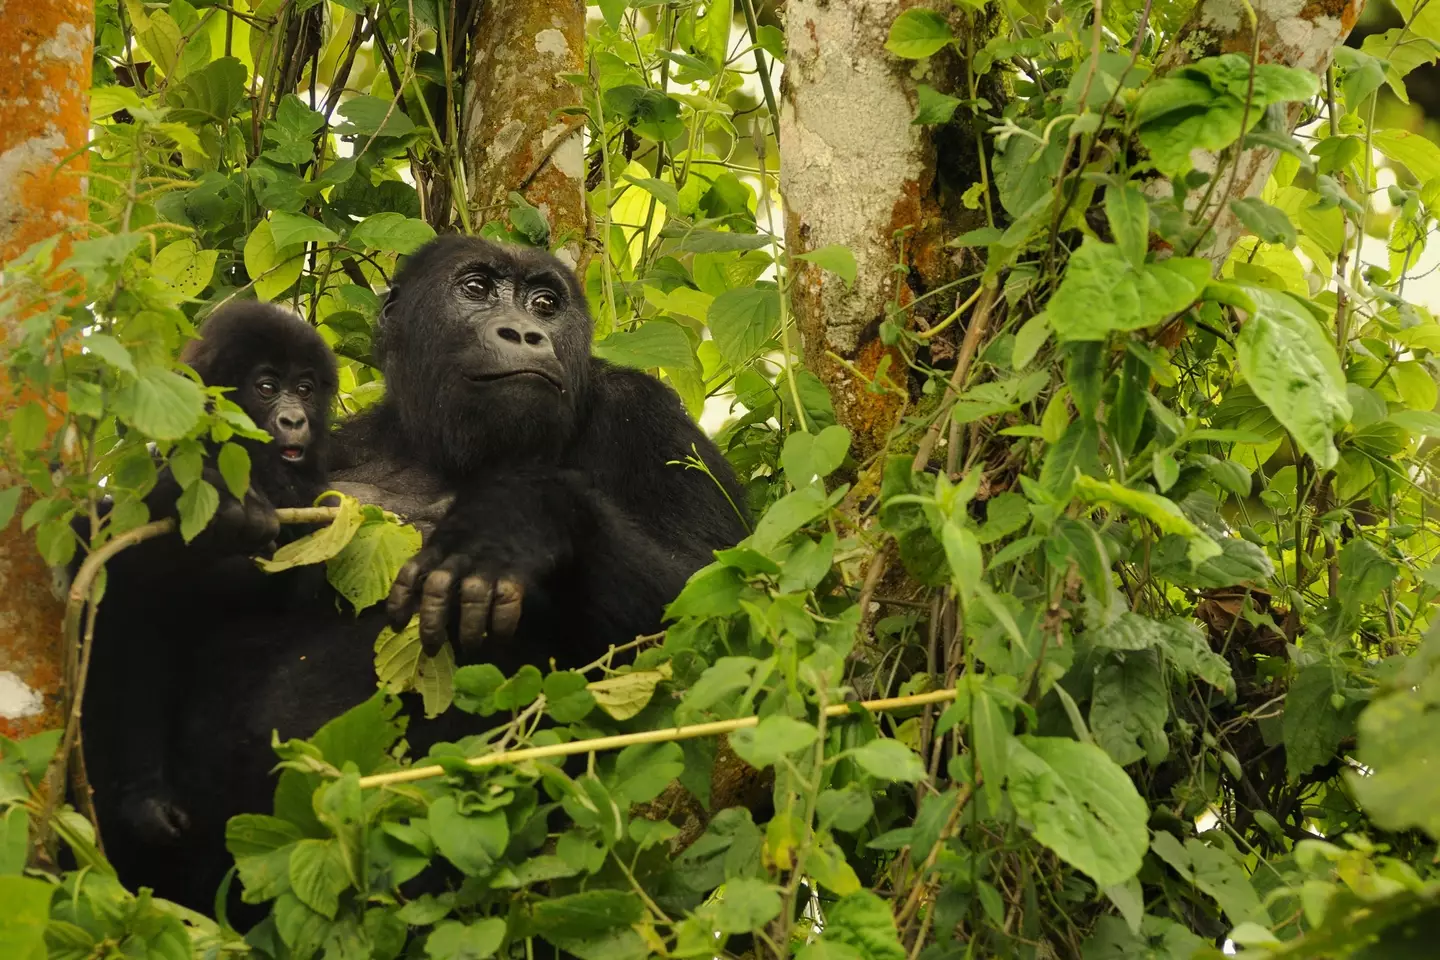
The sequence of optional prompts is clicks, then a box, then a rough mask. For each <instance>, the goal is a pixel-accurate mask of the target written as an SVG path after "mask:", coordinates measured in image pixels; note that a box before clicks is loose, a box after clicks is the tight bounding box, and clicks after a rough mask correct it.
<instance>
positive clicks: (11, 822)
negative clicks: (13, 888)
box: [0, 805, 30, 923]
mask: <svg viewBox="0 0 1440 960" xmlns="http://www.w3.org/2000/svg"><path fill="white" fill-rule="evenodd" d="M29 850H30V811H29V810H27V809H26V808H25V807H23V806H19V805H17V806H13V807H10V808H9V809H8V810H6V811H5V812H4V813H3V814H0V876H17V875H19V874H21V873H23V872H24V871H25V857H26V855H27V854H28V853H29ZM3 922H4V921H3V920H0V923H3Z"/></svg>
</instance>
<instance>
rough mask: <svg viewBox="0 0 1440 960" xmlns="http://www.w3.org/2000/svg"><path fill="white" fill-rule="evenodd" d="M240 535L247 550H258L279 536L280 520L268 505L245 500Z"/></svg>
mask: <svg viewBox="0 0 1440 960" xmlns="http://www.w3.org/2000/svg"><path fill="white" fill-rule="evenodd" d="M242 535H243V537H244V540H243V542H244V545H245V547H246V548H247V549H251V548H253V549H259V548H261V547H263V546H265V544H267V543H269V542H270V541H271V540H274V539H275V538H276V537H278V536H279V535H280V519H279V518H278V517H277V516H275V511H274V510H272V509H270V506H269V504H266V503H261V502H258V501H255V500H246V501H245V526H244V530H243V534H242Z"/></svg>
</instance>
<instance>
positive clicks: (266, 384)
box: [255, 377, 280, 400]
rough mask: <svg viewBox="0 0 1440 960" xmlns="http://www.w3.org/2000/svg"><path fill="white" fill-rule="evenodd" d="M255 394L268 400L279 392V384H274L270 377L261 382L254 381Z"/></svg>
mask: <svg viewBox="0 0 1440 960" xmlns="http://www.w3.org/2000/svg"><path fill="white" fill-rule="evenodd" d="M255 392H256V393H258V394H260V396H262V397H264V398H265V399H266V400H269V399H270V398H271V397H273V396H275V394H277V393H279V392H280V384H278V383H276V382H275V381H274V380H273V379H271V378H270V377H265V378H264V379H263V380H258V381H256V383H255Z"/></svg>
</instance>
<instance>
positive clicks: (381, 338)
mask: <svg viewBox="0 0 1440 960" xmlns="http://www.w3.org/2000/svg"><path fill="white" fill-rule="evenodd" d="M399 309H400V287H399V286H393V287H391V288H390V289H389V290H387V291H385V299H384V301H383V302H382V303H381V304H380V315H379V316H377V317H376V318H375V338H374V341H373V344H372V347H371V349H372V350H373V351H374V353H375V361H376V362H377V363H379V362H381V361H383V360H384V359H385V345H386V343H387V342H388V341H389V339H390V338H391V337H393V336H394V335H395V331H394V326H393V325H394V323H395V319H394V318H395V311H396V310H399Z"/></svg>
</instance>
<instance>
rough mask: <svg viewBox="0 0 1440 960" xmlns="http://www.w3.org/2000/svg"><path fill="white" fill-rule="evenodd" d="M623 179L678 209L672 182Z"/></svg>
mask: <svg viewBox="0 0 1440 960" xmlns="http://www.w3.org/2000/svg"><path fill="white" fill-rule="evenodd" d="M712 6H713V4H712ZM625 179H626V180H628V181H630V182H631V183H633V184H635V186H637V187H639V188H640V189H641V190H644V191H645V192H646V193H648V194H650V196H652V197H654V198H655V199H656V200H659V201H660V202H661V203H663V204H664V205H665V207H666V208H667V209H669V210H673V211H676V212H678V211H679V210H680V194H679V192H677V191H676V189H675V186H674V184H670V183H666V182H665V181H664V180H656V179H655V178H654V177H637V176H634V175H633V174H629V173H627V174H625Z"/></svg>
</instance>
